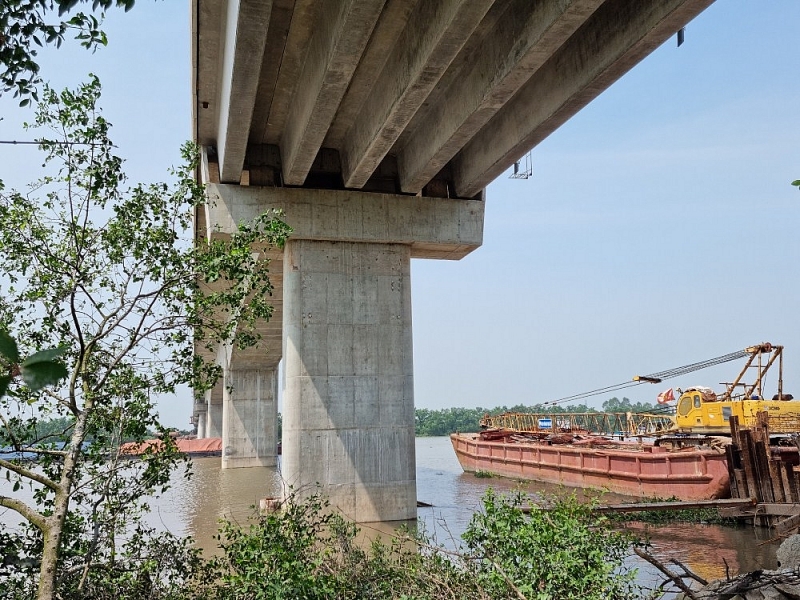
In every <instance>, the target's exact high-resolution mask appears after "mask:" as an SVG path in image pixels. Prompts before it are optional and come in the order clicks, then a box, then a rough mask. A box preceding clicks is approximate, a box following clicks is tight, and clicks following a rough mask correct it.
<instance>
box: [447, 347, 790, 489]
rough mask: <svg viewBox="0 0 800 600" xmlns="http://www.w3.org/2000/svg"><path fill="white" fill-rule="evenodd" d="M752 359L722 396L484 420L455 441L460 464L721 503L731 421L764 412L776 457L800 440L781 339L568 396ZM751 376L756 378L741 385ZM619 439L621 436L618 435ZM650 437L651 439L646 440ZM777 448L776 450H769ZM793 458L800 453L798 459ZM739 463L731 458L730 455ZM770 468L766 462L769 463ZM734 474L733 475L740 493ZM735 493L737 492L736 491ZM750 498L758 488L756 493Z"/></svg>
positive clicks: (767, 443)
mask: <svg viewBox="0 0 800 600" xmlns="http://www.w3.org/2000/svg"><path fill="white" fill-rule="evenodd" d="M741 358H746V359H747V360H746V363H745V365H744V367H743V368H742V369H741V371H740V373H739V375H738V376H737V377H736V378H735V379H734V380H733V381H732V382H731V383H727V384H725V385H726V389H725V391H724V392H722V393H721V394H716V393H715V392H714V391H713V390H711V389H710V388H706V387H700V386H696V387H690V388H688V389H686V390H681V389H680V388H676V389H677V392H678V399H677V404H676V406H675V407H674V408H673V407H670V406H668V405H669V403H670V402H673V401H675V394H674V393H673V390H672V388H670V389H668V390H666V391H665V392H662V393H661V394H659V396H658V403H659V405H661V407H660V408H659V407H655V410H656V412H655V413H651V414H645V413H632V412H627V413H600V412H589V413H570V412H566V411H562V412H558V413H551V414H535V413H504V414H501V415H496V416H490V415H486V416H484V417H483V419H481V422H480V426H481V428H483V429H484V430H485V431H482V432H481V433H467V434H462V433H454V434H451V436H450V440H451V442H452V444H453V449H454V450H455V453H456V456H457V457H458V461H459V462H460V463H461V467H462V468H463V469H464V471H466V472H468V473H478V472H484V473H489V474H492V475H499V476H503V477H511V478H514V479H524V480H533V481H542V482H546V483H555V484H561V485H567V486H574V487H582V488H591V489H600V490H608V491H611V492H615V493H618V494H624V495H627V496H636V497H639V498H653V497H660V498H672V497H675V498H678V499H680V500H715V499H721V498H728V497H729V496H730V495H731V477H734V478H735V479H738V478H739V473H735V469H736V467H737V465H736V464H734V465H732V467H731V468H732V470H730V471H729V465H728V461H729V458H730V457H729V456H726V450H725V447H726V446H727V447H730V445H731V427H732V424H733V423H736V424H737V425H736V426H737V427H739V426H741V427H753V426H755V425H756V424H757V415H759V414H761V415H763V417H762V418H763V420H764V429H765V430H766V428H768V429H769V431H770V432H771V433H772V434H776V436H777V437H776V438H775V439H771V437H770V436H767V437H766V438H765V439H764V440H763V445H764V447H765V448H766V450H767V451H768V452H772V453H773V454H774V453H775V452H776V451H782V450H784V449H785V448H781V447H780V445H781V444H783V445H785V444H786V443H787V441H788V442H791V444H790V445H791V446H792V447H793V448H790V449H789V450H790V451H791V454H792V456H793V457H796V456H797V448H798V446H797V445H795V444H798V445H800V441H799V440H800V435H799V434H800V402H798V401H796V400H795V399H794V397H793V396H792V395H791V394H786V393H784V390H783V346H780V345H773V344H771V343H769V342H764V343H761V344H756V345H754V346H749V347H747V348H745V349H743V350H737V351H735V352H731V353H729V354H725V355H723V356H719V357H716V358H712V359H709V360H705V361H700V362H696V363H692V364H689V365H684V366H682V367H677V368H674V369H668V370H666V371H660V372H658V373H652V374H649V375H644V376H636V377H634V378H633V383H631V382H623V383H621V384H618V385H616V386H610V387H605V388H601V389H599V390H595V391H594V392H586V393H584V394H578V395H576V396H569V397H567V398H565V399H562V400H559V401H553V402H550V403H548V404H552V405H554V404H557V403H558V402H561V401H563V400H568V399H572V398H578V397H581V398H583V397H587V396H589V395H596V394H597V393H602V392H607V391H608V390H615V389H624V388H626V387H630V386H631V385H639V384H642V383H656V384H657V383H661V382H662V381H663V380H664V379H668V378H671V377H676V376H678V375H685V374H687V373H691V372H694V371H697V370H700V369H704V368H706V367H709V366H715V365H718V364H722V363H724V362H729V361H733V360H737V359H741ZM773 364H777V365H778V380H777V392H776V393H775V394H774V395H773V396H772V398H771V399H768V398H769V396H768V395H765V393H764V381H765V375H766V373H767V371H768V370H769V368H770V367H771V366H772V365H773ZM754 370H755V373H753V371H754ZM746 375H751V376H752V375H755V380H754V382H753V383H745V382H744V378H745V376H746ZM718 436H722V437H718ZM615 438H619V439H618V440H617V439H615ZM647 440H649V441H647ZM772 445H776V447H775V448H771V446H772ZM794 460H798V459H797V458H794ZM734 462H735V461H734ZM764 468H766V467H764ZM737 483H738V481H736V480H735V481H734V482H733V487H734V492H736V491H737V489H738V487H739V486H737ZM734 495H735V494H734ZM751 495H752V494H751Z"/></svg>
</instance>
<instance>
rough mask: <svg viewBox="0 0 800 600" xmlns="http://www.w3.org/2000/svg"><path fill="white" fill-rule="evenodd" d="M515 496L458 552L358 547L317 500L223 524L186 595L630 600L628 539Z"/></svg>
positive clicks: (410, 538)
mask: <svg viewBox="0 0 800 600" xmlns="http://www.w3.org/2000/svg"><path fill="white" fill-rule="evenodd" d="M521 502H522V498H521V496H518V495H517V496H512V497H501V496H497V495H495V494H493V493H492V492H489V493H487V495H486V496H485V497H484V499H483V511H482V512H481V513H479V514H477V515H475V516H474V517H473V520H472V523H471V524H470V526H469V528H468V530H467V533H466V534H465V535H464V539H465V541H466V545H465V546H463V547H461V548H459V549H457V550H455V551H454V550H448V549H446V548H444V547H442V546H440V545H437V544H436V543H435V541H434V540H432V539H430V538H429V537H428V536H427V535H425V533H424V532H415V533H412V532H410V531H408V530H404V531H400V533H399V534H396V535H395V536H394V537H392V538H391V539H389V540H388V541H387V540H383V539H380V538H378V539H376V540H374V541H372V542H371V543H369V544H367V543H365V542H363V541H362V542H359V539H360V537H361V534H360V532H359V530H358V528H357V527H356V526H355V525H353V524H352V523H350V522H348V521H346V520H344V519H343V518H342V517H341V516H340V515H339V514H338V513H336V512H333V511H331V510H330V507H329V505H328V504H327V502H325V501H324V500H323V499H322V498H320V497H319V496H316V495H315V496H311V497H310V498H308V499H306V500H302V501H300V502H299V503H295V502H294V501H291V502H289V503H288V504H286V505H285V506H283V507H282V509H281V510H278V511H276V512H272V513H270V514H267V515H265V516H262V517H260V518H259V519H258V521H257V522H256V523H254V524H251V525H249V526H246V527H245V526H239V525H234V524H231V523H226V524H224V525H223V532H222V535H221V538H220V547H221V548H222V551H223V554H222V555H221V556H219V557H216V558H214V559H212V560H211V561H210V563H209V564H208V565H206V567H205V568H204V569H203V570H202V576H200V577H198V578H197V580H196V585H195V587H192V588H191V590H190V591H188V592H187V595H188V596H192V597H204V598H210V599H215V600H234V599H235V600H250V599H253V600H255V599H258V600H268V599H283V598H309V599H317V598H319V599H322V598H331V599H333V598H337V599H350V598H352V599H360V598H373V599H376V600H377V599H382V598H387V599H388V598H408V599H410V598H430V599H436V598H464V599H470V598H476V599H479V598H485V599H488V598H493V599H495V598H496V599H504V598H520V597H524V598H529V599H534V598H537V599H540V600H545V599H549V598H570V597H576V598H577V597H580V598H584V597H585V598H618V599H623V598H632V597H635V596H634V594H635V592H636V588H635V587H634V586H633V584H632V583H631V582H632V578H633V576H634V574H635V573H634V572H625V573H621V572H620V569H621V566H622V558H623V556H624V552H625V550H626V549H627V547H628V545H627V540H626V538H625V537H624V536H623V535H621V534H619V533H616V532H613V531H611V530H610V528H609V527H608V525H607V523H606V522H605V521H604V520H603V519H602V518H599V517H597V516H596V515H594V514H593V513H591V512H590V511H589V509H588V508H587V507H582V506H581V505H580V504H579V503H577V501H576V500H575V499H574V497H573V498H571V499H565V500H562V501H559V502H557V503H556V504H555V505H554V506H553V508H552V509H551V510H548V511H544V510H542V511H535V512H533V513H531V514H530V515H528V514H525V513H523V511H522V510H521Z"/></svg>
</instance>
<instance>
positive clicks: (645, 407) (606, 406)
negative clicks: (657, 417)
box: [603, 397, 656, 413]
mask: <svg viewBox="0 0 800 600" xmlns="http://www.w3.org/2000/svg"><path fill="white" fill-rule="evenodd" d="M655 409H656V406H655V405H653V404H650V403H648V402H635V403H634V402H631V401H630V400H628V399H627V398H623V399H622V400H620V399H619V398H617V397H614V398H610V399H608V400H606V401H605V402H603V411H604V412H609V413H626V412H632V413H644V412H652V411H653V410H655Z"/></svg>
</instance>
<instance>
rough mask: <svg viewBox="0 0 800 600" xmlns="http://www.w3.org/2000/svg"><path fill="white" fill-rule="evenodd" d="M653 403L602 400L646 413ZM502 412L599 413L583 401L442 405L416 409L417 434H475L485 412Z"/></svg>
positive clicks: (612, 407) (613, 407) (615, 408)
mask: <svg viewBox="0 0 800 600" xmlns="http://www.w3.org/2000/svg"><path fill="white" fill-rule="evenodd" d="M654 408H655V407H654V406H653V405H652V404H648V403H646V402H636V403H631V401H630V400H628V399H627V398H623V399H622V400H619V399H617V398H611V399H609V400H606V401H605V402H604V403H603V410H604V411H605V412H628V411H631V412H649V411H652V410H654ZM505 412H527V413H546V414H562V413H588V412H598V411H597V409H596V408H590V407H588V406H586V405H585V404H570V405H567V406H558V405H556V406H552V405H549V406H548V405H546V404H535V405H533V406H523V405H521V404H518V405H516V406H512V407H511V408H508V407H506V406H497V407H495V408H481V407H478V408H444V409H440V410H431V409H426V408H418V409H416V411H415V424H416V435H418V436H441V435H450V434H451V433H453V432H456V431H459V432H461V433H474V432H477V431H480V425H479V424H478V423H479V422H480V420H481V417H483V416H484V415H486V414H490V415H499V414H502V413H505Z"/></svg>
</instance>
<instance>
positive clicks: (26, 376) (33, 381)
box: [20, 361, 67, 391]
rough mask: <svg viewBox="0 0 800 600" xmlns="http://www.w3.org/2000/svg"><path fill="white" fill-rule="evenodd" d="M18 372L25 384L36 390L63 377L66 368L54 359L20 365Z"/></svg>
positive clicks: (65, 373) (65, 374)
mask: <svg viewBox="0 0 800 600" xmlns="http://www.w3.org/2000/svg"><path fill="white" fill-rule="evenodd" d="M20 374H21V375H22V381H24V382H25V385H27V386H28V387H29V388H30V389H32V390H33V391H37V390H40V389H42V388H43V387H46V386H48V385H53V384H56V383H58V382H59V381H60V380H61V379H63V378H65V377H66V376H67V368H66V367H65V366H64V365H62V364H61V363H57V362H54V361H47V362H36V363H33V364H31V365H24V364H23V365H20Z"/></svg>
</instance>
